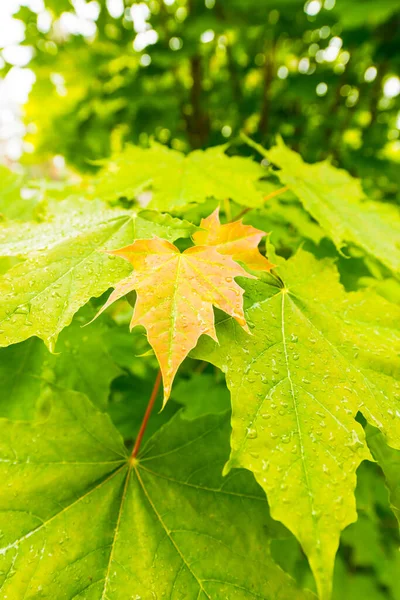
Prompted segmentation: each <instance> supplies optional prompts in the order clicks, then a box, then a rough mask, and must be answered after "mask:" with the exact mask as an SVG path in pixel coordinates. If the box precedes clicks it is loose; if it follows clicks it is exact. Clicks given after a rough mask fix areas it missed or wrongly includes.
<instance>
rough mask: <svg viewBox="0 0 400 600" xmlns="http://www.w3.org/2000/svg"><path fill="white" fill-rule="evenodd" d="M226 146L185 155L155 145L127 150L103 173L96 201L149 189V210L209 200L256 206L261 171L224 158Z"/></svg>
mask: <svg viewBox="0 0 400 600" xmlns="http://www.w3.org/2000/svg"><path fill="white" fill-rule="evenodd" d="M225 150H226V147H225V146H214V147H213V148H208V149H206V150H195V151H194V152H191V153H190V154H188V155H186V156H185V155H184V154H182V153H181V152H178V151H176V150H172V149H171V148H167V147H166V146H163V145H162V144H157V143H156V142H153V143H152V144H151V147H150V148H140V147H139V146H127V148H126V149H125V150H124V151H123V152H122V153H121V154H118V155H116V156H114V157H113V158H112V159H111V161H110V162H109V163H108V164H107V165H106V166H105V167H104V169H102V171H101V172H100V174H99V176H98V178H97V185H96V192H97V194H98V196H99V197H100V198H104V199H110V200H112V199H115V198H117V197H118V196H120V197H121V196H127V197H128V198H130V197H134V196H137V194H139V193H140V192H142V191H143V190H144V189H146V188H148V187H151V189H152V199H151V201H150V203H149V208H154V209H156V210H162V211H170V210H182V209H184V208H186V207H188V206H190V205H193V204H200V203H203V202H205V201H206V199H207V198H217V199H218V200H223V199H224V198H232V200H234V201H235V202H236V203H238V204H241V205H243V206H252V207H256V206H260V204H262V203H263V199H262V194H261V193H260V191H259V190H258V189H257V186H256V183H257V181H258V180H259V179H260V178H261V177H263V176H264V175H265V171H264V170H263V167H262V166H261V165H260V164H259V163H256V162H255V161H253V160H251V159H248V158H243V157H242V156H228V155H227V154H225Z"/></svg>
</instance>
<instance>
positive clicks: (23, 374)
mask: <svg viewBox="0 0 400 600" xmlns="http://www.w3.org/2000/svg"><path fill="white" fill-rule="evenodd" d="M93 314H94V313H93V310H92V309H89V308H88V307H85V308H84V309H82V310H81V311H79V313H78V315H77V316H76V318H74V320H73V322H72V323H71V325H70V326H69V327H67V328H65V329H64V330H63V331H62V333H61V335H60V337H59V339H58V342H57V345H56V352H55V353H54V354H51V353H50V352H49V351H48V350H47V348H46V346H45V345H44V344H43V342H42V341H41V340H39V339H38V338H36V337H34V338H30V339H29V340H25V342H21V343H19V344H13V345H12V346H9V347H8V348H2V349H0V388H1V389H4V390H7V394H4V395H3V396H2V397H1V398H0V415H1V416H3V417H8V418H12V419H31V418H33V416H34V414H35V412H36V408H37V399H38V397H39V396H40V394H41V391H42V389H44V388H45V387H46V384H48V383H55V382H56V383H57V385H58V386H60V387H63V388H66V389H72V390H77V391H80V392H83V393H85V394H86V395H87V396H88V397H89V398H90V400H91V401H92V402H93V403H94V404H95V405H96V406H99V407H100V408H105V407H106V405H107V401H108V394H109V389H110V384H111V382H112V380H113V379H115V378H116V377H118V375H121V373H122V370H121V369H120V368H119V367H118V366H117V365H116V363H115V361H114V359H113V358H112V357H111V356H110V353H109V350H108V347H107V345H106V339H107V336H108V335H109V334H110V333H111V332H112V330H111V328H110V327H108V326H106V325H105V321H96V322H95V323H93V326H91V328H90V331H89V330H88V329H82V325H83V324H85V323H87V322H88V321H90V319H91V318H92V317H93Z"/></svg>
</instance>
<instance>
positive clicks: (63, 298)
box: [0, 202, 196, 348]
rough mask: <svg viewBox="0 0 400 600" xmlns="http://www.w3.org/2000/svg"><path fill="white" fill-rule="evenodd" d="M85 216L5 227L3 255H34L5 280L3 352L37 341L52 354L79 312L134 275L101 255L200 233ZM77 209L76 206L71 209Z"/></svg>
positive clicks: (161, 219)
mask: <svg viewBox="0 0 400 600" xmlns="http://www.w3.org/2000/svg"><path fill="white" fill-rule="evenodd" d="M82 206H87V209H86V208H85V209H82V208H81V210H79V211H75V212H72V213H71V214H70V215H68V216H66V214H65V213H63V214H62V215H60V216H59V218H55V219H54V220H53V221H51V222H50V223H46V222H45V223H43V224H27V225H26V226H24V227H20V226H19V225H18V224H12V225H9V226H6V227H5V228H4V229H3V230H2V231H1V235H2V238H1V235H0V255H3V256H9V255H17V256H20V255H28V256H29V257H28V258H27V260H25V261H24V262H21V263H19V264H17V265H16V266H14V267H13V268H11V269H9V270H8V271H7V272H6V273H5V275H3V276H2V277H0V346H7V345H9V344H13V343H16V342H20V341H23V340H25V339H27V338H29V337H31V336H34V335H36V336H37V337H40V338H41V339H43V340H44V341H45V343H46V344H47V345H48V346H49V347H51V348H52V347H54V343H55V340H56V339H57V336H58V334H59V333H60V331H61V330H62V329H63V328H64V327H66V326H67V325H69V323H70V322H71V320H72V317H73V315H74V314H75V313H76V312H77V310H78V309H79V308H80V307H81V306H83V305H84V304H86V302H87V301H88V300H89V299H90V298H91V297H93V296H99V295H101V294H102V293H103V292H105V291H106V290H107V289H108V288H109V287H111V286H113V285H115V284H116V283H117V282H118V281H119V280H120V279H122V278H123V277H125V276H126V275H128V274H129V272H130V270H131V268H130V266H129V265H128V264H125V263H123V261H118V260H114V259H113V258H112V257H110V256H109V255H107V254H105V253H104V252H102V250H107V249H108V250H111V249H114V248H120V247H122V246H125V245H126V244H129V243H131V242H132V241H133V240H134V239H136V238H143V237H151V236H152V235H153V234H154V235H159V236H160V237H163V238H165V239H167V240H169V241H173V240H175V239H177V238H179V237H185V236H189V235H190V234H191V233H193V232H194V231H195V230H196V227H194V226H193V225H191V224H190V223H187V222H186V221H181V220H179V219H174V218H172V217H170V216H169V215H160V214H158V213H156V212H153V211H143V212H139V213H136V212H133V211H122V210H110V209H106V208H104V207H103V208H102V209H100V208H99V207H100V205H99V203H94V204H92V203H89V202H87V203H85V204H84V205H82ZM73 207H74V208H76V205H75V204H73Z"/></svg>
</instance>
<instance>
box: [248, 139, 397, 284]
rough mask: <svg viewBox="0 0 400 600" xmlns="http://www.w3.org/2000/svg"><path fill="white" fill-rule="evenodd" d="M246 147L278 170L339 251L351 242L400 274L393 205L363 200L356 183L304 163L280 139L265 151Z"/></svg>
mask: <svg viewBox="0 0 400 600" xmlns="http://www.w3.org/2000/svg"><path fill="white" fill-rule="evenodd" d="M247 139H248V138H247ZM250 141H251V140H250ZM251 145H252V146H253V147H256V148H257V150H258V151H259V152H260V153H261V154H263V155H264V156H266V157H267V158H268V160H270V161H271V162H272V163H273V164H274V165H276V166H277V167H279V169H280V170H279V171H277V172H276V174H277V176H278V177H279V179H280V181H281V182H282V183H283V184H285V185H287V186H288V188H289V189H290V190H291V191H292V192H293V193H294V194H295V195H296V196H297V197H298V198H299V200H300V201H301V202H302V204H303V206H304V208H305V209H306V210H307V211H308V212H309V213H310V215H311V216H312V217H313V218H314V219H315V220H316V221H317V222H318V223H319V225H320V226H321V227H322V229H324V230H325V233H326V234H327V235H328V236H329V237H330V238H331V239H332V240H333V242H334V243H335V245H336V247H337V248H338V250H341V249H342V248H343V246H345V245H346V244H349V243H350V244H355V245H357V246H359V247H360V248H362V249H363V250H364V251H365V252H367V253H368V254H369V255H370V256H372V257H374V258H376V259H378V260H379V261H381V262H382V263H383V264H384V265H386V266H387V267H388V268H389V269H391V270H392V271H393V272H396V273H399V272H400V247H399V245H398V239H399V222H400V220H399V219H400V213H399V209H398V207H397V206H394V205H391V204H389V203H385V202H374V201H371V200H368V199H367V197H366V196H365V194H364V191H363V188H362V185H361V182H360V180H359V179H355V178H354V177H352V176H351V175H350V174H349V173H348V172H347V171H344V170H343V169H338V168H336V167H334V166H333V165H331V164H330V163H329V162H328V161H322V162H318V163H314V164H308V163H306V162H304V160H303V159H302V157H301V156H300V154H298V153H297V152H294V151H293V150H290V149H289V148H287V147H286V146H285V144H284V142H283V141H282V139H281V138H278V140H277V145H276V146H274V147H273V148H271V149H270V150H264V148H263V147H262V146H259V145H258V144H254V143H252V142H251Z"/></svg>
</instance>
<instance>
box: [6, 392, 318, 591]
mask: <svg viewBox="0 0 400 600" xmlns="http://www.w3.org/2000/svg"><path fill="white" fill-rule="evenodd" d="M52 402H53V407H52V410H51V413H50V416H49V418H48V419H47V420H46V421H44V422H37V423H27V422H13V423H12V422H9V421H7V420H1V421H0V427H1V429H2V433H1V436H0V454H1V461H0V469H1V476H2V486H1V492H0V522H1V531H2V538H1V549H0V562H1V579H0V588H1V590H2V595H3V597H8V598H22V597H25V598H26V599H29V598H32V599H33V598H36V599H39V598H43V599H47V598H48V599H50V598H52V599H53V598H65V599H66V600H72V599H73V598H82V599H83V598H85V600H92V599H93V600H99V599H100V598H102V599H106V598H107V599H108V600H113V599H117V598H118V599H121V600H122V599H124V600H125V599H126V598H143V600H151V598H161V597H166V598H167V597H168V598H181V597H186V598H193V600H195V599H197V598H198V599H200V598H201V599H204V600H205V599H209V600H214V599H215V600H219V599H221V598H225V597H229V598H235V599H237V600H242V599H243V600H252V599H254V598H255V597H256V598H263V599H266V600H267V599H270V600H277V599H278V598H282V599H286V598H296V599H298V600H301V599H304V600H305V599H306V598H309V599H311V598H312V597H313V595H312V594H309V593H307V592H301V591H300V590H299V589H297V587H296V585H295V583H294V582H293V580H291V579H290V578H289V577H288V576H287V575H286V574H284V573H283V571H282V570H281V569H280V568H278V567H277V566H276V565H275V563H274V562H273V560H272V558H271V556H270V554H269V550H268V544H269V541H270V539H271V537H273V536H274V535H275V536H276V535H278V536H279V535H280V534H281V533H280V530H279V527H278V526H277V524H276V523H274V522H273V521H272V520H271V519H270V518H269V516H268V509H267V503H266V499H265V496H264V494H263V492H262V490H261V489H260V488H259V487H258V486H257V485H256V483H255V481H254V479H253V478H252V476H251V475H250V474H248V473H246V472H244V471H243V472H238V473H236V474H235V475H232V476H229V477H228V478H226V479H224V480H222V478H221V474H220V473H221V468H222V464H223V461H224V456H225V452H226V449H227V446H228V437H229V423H228V422H227V419H226V417H221V416H219V417H211V416H210V417H207V418H205V419H200V420H197V421H194V422H192V423H191V424H189V423H188V422H186V423H185V424H183V423H182V422H181V419H180V417H179V416H177V417H176V418H174V419H173V420H172V421H171V422H170V423H169V424H168V425H166V426H165V427H164V428H163V429H162V430H160V432H159V433H158V434H156V435H155V436H154V437H153V438H151V440H150V441H149V443H148V444H147V446H146V447H145V448H144V449H143V452H142V454H141V455H140V457H139V459H135V460H130V459H129V457H128V455H127V454H126V451H125V448H124V446H123V444H122V441H121V439H120V437H119V435H118V434H117V432H116V430H115V429H114V427H113V426H112V424H111V422H110V421H109V419H108V417H107V416H106V415H104V414H102V413H99V412H96V411H95V410H94V409H93V407H92V405H91V404H90V403H89V402H88V401H87V400H86V399H85V397H84V396H83V395H81V394H79V393H75V392H60V391H58V392H55V394H54V398H53V399H52ZM249 514H251V516H252V518H251V520H249V517H248V515H249Z"/></svg>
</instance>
